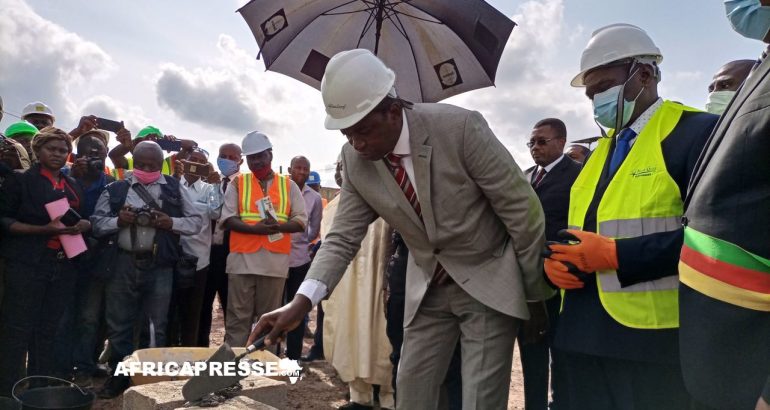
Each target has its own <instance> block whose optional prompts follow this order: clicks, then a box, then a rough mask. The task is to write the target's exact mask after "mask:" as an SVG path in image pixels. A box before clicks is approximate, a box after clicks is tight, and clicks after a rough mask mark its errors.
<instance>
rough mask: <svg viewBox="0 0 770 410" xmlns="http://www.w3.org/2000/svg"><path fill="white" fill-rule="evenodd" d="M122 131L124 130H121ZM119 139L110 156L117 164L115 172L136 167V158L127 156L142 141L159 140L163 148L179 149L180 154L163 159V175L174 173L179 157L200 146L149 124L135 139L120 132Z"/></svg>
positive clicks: (115, 164)
mask: <svg viewBox="0 0 770 410" xmlns="http://www.w3.org/2000/svg"><path fill="white" fill-rule="evenodd" d="M121 131H122V130H121ZM117 140H118V142H120V145H118V146H117V147H115V148H113V149H112V150H111V151H110V153H109V157H110V160H112V164H113V165H114V166H115V173H116V174H118V173H122V172H121V171H125V170H132V169H134V159H133V158H132V157H126V155H127V154H129V153H133V151H134V147H136V146H137V144H139V143H141V142H142V141H153V142H157V143H158V144H159V145H160V147H161V148H162V149H163V150H166V151H177V152H178V154H171V155H169V156H168V157H166V158H164V159H163V166H162V168H161V173H162V174H163V175H174V164H175V163H176V160H177V157H179V158H187V155H189V154H190V152H191V151H192V150H193V148H195V147H197V146H198V143H196V142H195V141H192V140H182V139H180V140H178V139H176V137H174V136H173V135H164V134H163V133H162V132H161V131H160V130H159V129H158V128H157V127H154V126H152V125H148V126H146V127H144V128H142V129H141V130H139V133H137V134H136V137H134V139H133V140H132V139H131V134H130V133H127V132H126V133H124V132H118V135H117ZM116 178H117V179H123V178H121V177H120V176H116Z"/></svg>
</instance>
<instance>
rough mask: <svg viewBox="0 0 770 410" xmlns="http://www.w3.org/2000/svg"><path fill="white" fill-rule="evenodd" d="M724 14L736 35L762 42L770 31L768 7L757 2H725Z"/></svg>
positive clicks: (732, 0) (756, 0) (769, 8)
mask: <svg viewBox="0 0 770 410" xmlns="http://www.w3.org/2000/svg"><path fill="white" fill-rule="evenodd" d="M725 13H726V14H727V18H728V19H729V20H730V25H732V26H733V30H735V31H736V32H737V33H738V34H740V35H742V36H744V37H748V38H753V39H755V40H760V41H762V40H764V39H765V37H766V36H767V33H768V31H770V7H767V6H763V5H762V4H761V3H760V2H759V0H725Z"/></svg>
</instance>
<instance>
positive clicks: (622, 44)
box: [571, 23, 663, 87]
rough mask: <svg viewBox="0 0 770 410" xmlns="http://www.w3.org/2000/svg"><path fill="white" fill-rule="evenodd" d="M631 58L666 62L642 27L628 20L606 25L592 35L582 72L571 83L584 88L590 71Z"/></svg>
mask: <svg viewBox="0 0 770 410" xmlns="http://www.w3.org/2000/svg"><path fill="white" fill-rule="evenodd" d="M630 57H638V58H640V60H641V61H642V62H649V63H653V62H654V63H656V64H660V62H661V61H663V54H661V53H660V49H658V47H657V46H656V45H655V43H654V42H653V41H652V39H651V38H650V36H648V35H647V33H646V32H645V31H644V30H642V29H641V28H639V27H637V26H634V25H631V24H624V23H619V24H611V25H609V26H606V27H602V28H600V29H598V30H596V31H594V32H593V34H592V35H591V40H590V41H589V42H588V45H587V46H586V48H585V49H584V50H583V56H582V57H580V73H579V74H578V75H576V76H575V78H573V79H572V83H571V84H572V86H573V87H584V86H585V83H584V77H585V74H586V73H587V72H588V71H590V70H593V69H594V68H596V67H601V66H603V65H605V64H609V63H612V62H614V61H618V60H622V59H624V58H630Z"/></svg>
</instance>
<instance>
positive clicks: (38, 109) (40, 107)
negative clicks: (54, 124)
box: [21, 101, 56, 119]
mask: <svg viewBox="0 0 770 410" xmlns="http://www.w3.org/2000/svg"><path fill="white" fill-rule="evenodd" d="M29 114H43V115H47V116H49V117H51V118H52V119H56V117H54V116H53V111H51V108H50V107H48V106H47V105H45V104H43V103H41V102H40V101H35V102H31V103H29V104H27V106H26V107H24V110H22V111H21V118H24V117H26V116H27V115H29Z"/></svg>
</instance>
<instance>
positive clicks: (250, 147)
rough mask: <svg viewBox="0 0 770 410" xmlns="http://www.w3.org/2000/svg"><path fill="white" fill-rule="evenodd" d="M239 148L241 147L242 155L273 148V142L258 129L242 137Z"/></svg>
mask: <svg viewBox="0 0 770 410" xmlns="http://www.w3.org/2000/svg"><path fill="white" fill-rule="evenodd" d="M241 148H242V149H243V155H251V154H258V153H260V152H262V151H264V150H267V149H270V148H273V144H271V143H270V140H269V139H268V138H267V135H265V134H263V133H261V132H259V131H252V132H250V133H248V134H246V136H245V137H243V143H242V144H241Z"/></svg>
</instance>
